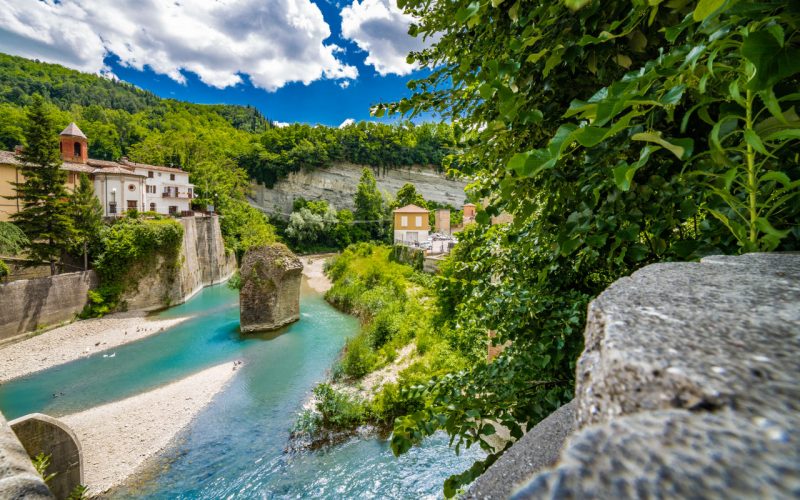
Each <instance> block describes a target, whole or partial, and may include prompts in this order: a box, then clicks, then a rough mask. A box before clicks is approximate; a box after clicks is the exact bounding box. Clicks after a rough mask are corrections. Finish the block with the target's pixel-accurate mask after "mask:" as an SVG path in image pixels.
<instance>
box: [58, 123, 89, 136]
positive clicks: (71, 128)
mask: <svg viewBox="0 0 800 500" xmlns="http://www.w3.org/2000/svg"><path fill="white" fill-rule="evenodd" d="M59 135H71V136H74V137H83V138H84V139H86V135H85V134H84V133H83V132H81V129H79V128H78V126H77V125H75V122H72V123H70V124H69V125H67V128H65V129H64V130H62V131H61V133H60V134H59Z"/></svg>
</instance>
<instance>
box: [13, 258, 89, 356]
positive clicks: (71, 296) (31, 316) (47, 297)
mask: <svg viewBox="0 0 800 500" xmlns="http://www.w3.org/2000/svg"><path fill="white" fill-rule="evenodd" d="M95 287H97V275H96V274H95V272H94V271H83V272H79V273H67V274H59V275H56V276H48V277H46V278H35V279H30V280H19V281H12V282H11V283H7V284H4V285H0V341H2V340H5V339H9V338H11V337H15V336H17V335H21V334H23V333H25V332H30V331H34V330H36V329H37V328H40V327H44V326H49V325H54V324H58V323H62V322H64V321H69V320H71V319H73V318H74V317H75V315H76V314H78V313H79V312H81V311H82V310H83V308H84V306H85V305H86V301H87V300H88V299H87V295H86V293H87V292H88V291H89V290H91V289H93V288H95Z"/></svg>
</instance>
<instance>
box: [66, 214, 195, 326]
mask: <svg viewBox="0 0 800 500" xmlns="http://www.w3.org/2000/svg"><path fill="white" fill-rule="evenodd" d="M182 241H183V226H182V225H181V224H180V223H179V222H177V221H176V220H173V219H140V218H133V217H130V216H129V217H125V218H123V219H121V220H119V221H117V222H115V223H114V224H112V225H110V226H106V227H104V228H103V229H102V230H101V232H100V253H99V256H98V258H97V260H96V261H95V263H94V268H95V271H96V272H97V275H98V277H99V278H100V287H99V288H98V289H97V290H96V291H94V292H89V303H88V304H87V305H86V308H85V309H84V311H83V312H82V313H81V316H82V317H84V318H86V317H99V316H102V315H104V314H106V313H109V312H112V311H115V310H117V309H119V308H124V304H120V298H121V297H122V294H123V293H125V291H126V289H127V288H128V287H129V286H130V284H135V283H137V282H138V276H137V274H138V273H137V270H141V269H142V268H145V267H148V264H151V263H152V262H154V260H155V258H156V257H157V256H159V255H160V256H162V257H164V265H165V266H167V267H168V268H170V267H174V266H176V265H177V257H178V253H179V250H180V246H181V243H182Z"/></svg>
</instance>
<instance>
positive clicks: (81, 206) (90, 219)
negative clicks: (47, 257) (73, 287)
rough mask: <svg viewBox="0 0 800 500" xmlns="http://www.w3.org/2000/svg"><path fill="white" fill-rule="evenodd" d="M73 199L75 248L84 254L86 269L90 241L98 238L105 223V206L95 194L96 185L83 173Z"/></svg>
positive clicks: (85, 267)
mask: <svg viewBox="0 0 800 500" xmlns="http://www.w3.org/2000/svg"><path fill="white" fill-rule="evenodd" d="M71 201H72V210H71V212H72V221H73V225H74V226H75V235H74V238H73V243H74V247H73V248H75V249H76V250H78V251H80V252H81V253H82V254H83V269H84V270H86V269H89V243H91V242H92V241H96V240H97V239H98V237H99V235H100V228H101V227H102V225H103V207H102V206H100V200H98V199H97V197H96V196H95V195H94V186H93V185H92V181H91V180H90V179H89V176H88V175H86V174H84V173H81V175H80V182H79V184H78V187H77V188H75V192H74V193H72V200H71Z"/></svg>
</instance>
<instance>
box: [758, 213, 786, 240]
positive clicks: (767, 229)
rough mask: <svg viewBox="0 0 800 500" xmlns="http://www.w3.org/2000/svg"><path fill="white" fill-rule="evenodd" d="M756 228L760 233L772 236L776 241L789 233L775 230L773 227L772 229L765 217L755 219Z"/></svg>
mask: <svg viewBox="0 0 800 500" xmlns="http://www.w3.org/2000/svg"><path fill="white" fill-rule="evenodd" d="M756 227H757V228H758V230H759V231H761V232H762V233H764V234H768V235H770V236H774V237H776V238H778V239H783V238H786V237H787V236H788V235H789V232H790V231H789V230H788V229H785V230H778V229H775V228H774V227H772V224H770V222H769V221H768V220H767V219H766V218H765V217H759V218H757V219H756Z"/></svg>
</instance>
